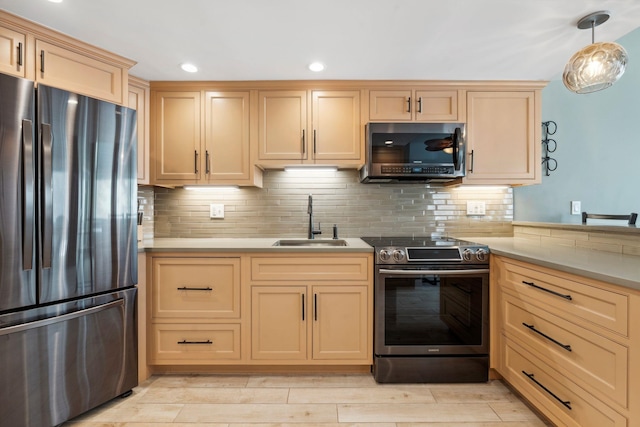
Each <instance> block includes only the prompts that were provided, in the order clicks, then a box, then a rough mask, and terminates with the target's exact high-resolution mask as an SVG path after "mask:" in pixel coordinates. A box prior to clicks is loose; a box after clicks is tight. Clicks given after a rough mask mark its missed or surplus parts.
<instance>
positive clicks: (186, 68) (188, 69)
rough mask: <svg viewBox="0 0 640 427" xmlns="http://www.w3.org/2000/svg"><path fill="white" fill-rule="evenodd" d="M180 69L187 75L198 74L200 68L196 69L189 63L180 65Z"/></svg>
mask: <svg viewBox="0 0 640 427" xmlns="http://www.w3.org/2000/svg"><path fill="white" fill-rule="evenodd" d="M180 68H182V69H183V70H184V71H186V72H187V73H197V72H198V67H196V66H195V65H193V64H189V63H184V64H180Z"/></svg>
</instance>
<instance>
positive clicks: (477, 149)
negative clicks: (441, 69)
mask: <svg viewBox="0 0 640 427" xmlns="http://www.w3.org/2000/svg"><path fill="white" fill-rule="evenodd" d="M540 108H541V107H540V90H522V91H520V90H504V91H500V90H491V91H475V90H473V91H468V92H467V128H466V132H467V135H466V139H467V156H468V157H467V163H466V168H467V174H466V177H465V178H464V179H463V183H465V184H499V185H502V184H504V185H526V184H537V183H540V182H541V148H540V138H541V125H540V123H541V119H540Z"/></svg>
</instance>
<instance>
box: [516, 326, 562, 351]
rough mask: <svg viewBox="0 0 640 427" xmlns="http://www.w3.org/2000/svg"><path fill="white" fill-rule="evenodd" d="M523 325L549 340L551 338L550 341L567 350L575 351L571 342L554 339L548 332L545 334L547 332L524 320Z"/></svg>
mask: <svg viewBox="0 0 640 427" xmlns="http://www.w3.org/2000/svg"><path fill="white" fill-rule="evenodd" d="M522 325H523V326H524V327H526V328H529V329H531V330H532V331H533V332H535V333H536V334H538V335H540V336H542V337H544V338H546V339H548V340H549V341H551V342H552V343H554V344H556V345H558V346H560V347H562V348H564V349H565V350H567V351H573V350H571V346H570V345H569V344H562V343H561V342H560V341H557V340H554V339H553V338H551V337H550V336H549V335H547V334H545V333H543V332H540V331H539V330H537V329H536V327H535V326H533V325H527V324H526V323H524V322H522Z"/></svg>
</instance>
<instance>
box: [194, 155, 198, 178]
mask: <svg viewBox="0 0 640 427" xmlns="http://www.w3.org/2000/svg"><path fill="white" fill-rule="evenodd" d="M193 153H194V156H193V157H194V160H193V171H194V172H195V173H198V150H194V151H193Z"/></svg>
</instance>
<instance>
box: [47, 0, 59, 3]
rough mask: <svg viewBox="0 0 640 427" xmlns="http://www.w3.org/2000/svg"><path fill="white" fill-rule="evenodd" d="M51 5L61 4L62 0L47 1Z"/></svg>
mask: <svg viewBox="0 0 640 427" xmlns="http://www.w3.org/2000/svg"><path fill="white" fill-rule="evenodd" d="M49 1H50V2H51V3H62V0H49Z"/></svg>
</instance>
